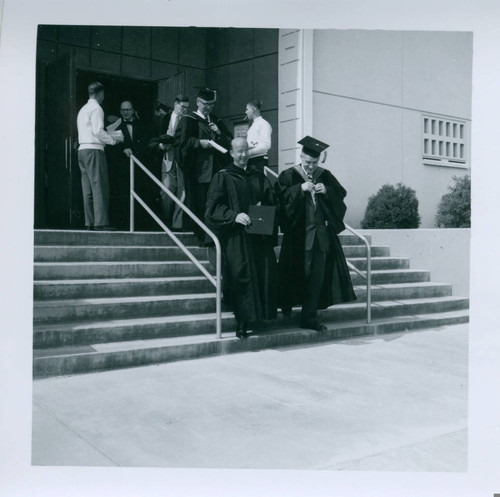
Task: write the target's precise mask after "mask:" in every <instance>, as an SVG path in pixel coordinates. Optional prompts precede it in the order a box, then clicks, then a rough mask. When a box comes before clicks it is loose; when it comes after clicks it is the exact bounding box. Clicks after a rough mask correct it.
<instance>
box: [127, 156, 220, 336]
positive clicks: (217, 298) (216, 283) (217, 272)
mask: <svg viewBox="0 0 500 497" xmlns="http://www.w3.org/2000/svg"><path fill="white" fill-rule="evenodd" d="M134 162H135V163H136V164H137V165H138V166H139V167H140V168H141V169H142V170H143V172H144V173H145V174H146V175H147V176H149V177H150V178H151V179H152V180H153V182H154V183H156V184H157V185H158V186H159V187H160V189H161V190H163V191H164V192H165V193H166V195H168V196H169V197H170V199H171V200H172V201H173V202H174V203H175V204H177V205H178V206H179V207H180V208H181V209H182V210H183V211H184V212H185V213H186V214H187V215H188V216H189V217H191V219H192V220H193V221H194V222H195V223H196V224H197V225H198V226H199V227H200V228H202V229H203V231H205V233H207V235H208V236H209V237H210V238H211V239H212V241H213V242H214V245H215V250H216V264H215V279H214V278H213V276H212V275H211V274H209V273H208V271H207V270H206V269H205V268H204V267H203V266H202V265H201V264H200V262H199V261H198V260H197V259H196V258H195V257H194V256H193V254H192V253H191V252H190V251H189V250H188V248H187V247H186V246H185V245H184V244H183V243H182V242H181V241H180V240H179V239H178V238H177V236H175V234H174V233H173V232H172V231H171V230H170V229H169V228H168V226H166V225H165V223H164V222H163V221H162V220H161V219H160V218H159V217H158V216H157V215H156V214H155V213H154V212H153V211H152V210H151V208H150V207H149V206H148V205H147V204H146V203H145V202H144V200H142V199H141V197H140V196H139V195H137V193H136V192H135V191H134ZM134 199H135V200H137V202H139V203H140V204H141V206H142V207H144V209H145V210H146V212H148V213H149V215H150V216H151V217H152V218H153V219H154V220H155V221H156V222H157V223H158V225H159V226H160V227H161V228H163V230H164V231H165V233H166V234H168V235H169V236H170V238H171V239H172V240H173V241H174V242H175V243H176V244H177V246H178V247H179V248H180V249H181V250H182V251H183V252H184V254H185V255H186V256H187V257H188V258H189V259H190V260H191V262H193V264H194V265H195V266H196V267H197V268H198V269H199V270H200V271H201V273H202V274H203V275H204V276H205V277H206V278H207V279H208V280H209V281H210V282H211V283H212V284H213V285H214V286H215V302H216V304H215V313H216V316H215V333H216V337H217V338H222V302H221V301H222V298H221V296H222V251H221V245H220V242H219V239H218V238H217V236H216V235H215V234H214V233H213V232H212V231H211V230H210V229H209V228H208V227H207V226H206V225H205V224H204V223H203V222H202V221H201V220H200V219H199V218H198V217H197V216H196V215H195V214H194V213H193V212H192V211H191V210H190V209H189V208H188V207H187V206H186V205H184V204H183V203H182V202H181V201H180V200H179V199H178V198H177V197H176V196H175V195H174V194H173V193H172V192H171V191H170V190H169V189H168V188H167V187H166V186H165V185H164V184H163V183H162V182H161V181H159V180H158V178H156V177H155V176H154V175H153V174H152V173H151V171H149V170H148V169H147V167H146V166H144V164H142V163H141V162H140V161H139V160H138V159H137V157H135V156H134V155H131V156H130V220H131V221H130V231H133V229H134V225H133V213H134Z"/></svg>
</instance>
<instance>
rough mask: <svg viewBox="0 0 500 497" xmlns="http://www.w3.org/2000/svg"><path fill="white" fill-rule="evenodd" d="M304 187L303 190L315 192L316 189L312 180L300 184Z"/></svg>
mask: <svg viewBox="0 0 500 497" xmlns="http://www.w3.org/2000/svg"><path fill="white" fill-rule="evenodd" d="M300 187H301V188H302V191H303V192H313V191H314V183H311V182H310V181H306V182H305V183H302V185H300Z"/></svg>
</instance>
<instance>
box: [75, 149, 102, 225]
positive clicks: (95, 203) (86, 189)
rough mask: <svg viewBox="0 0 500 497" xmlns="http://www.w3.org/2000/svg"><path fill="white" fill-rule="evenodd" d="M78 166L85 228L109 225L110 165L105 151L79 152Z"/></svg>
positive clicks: (88, 150)
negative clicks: (80, 175)
mask: <svg viewBox="0 0 500 497" xmlns="http://www.w3.org/2000/svg"><path fill="white" fill-rule="evenodd" d="M78 165H79V166H80V171H81V173H82V192H83V210H84V213H85V226H89V227H92V226H107V225H109V211H108V209H109V180H108V163H107V162H106V156H105V155H104V151H102V150H98V149H91V148H89V149H84V150H79V151H78Z"/></svg>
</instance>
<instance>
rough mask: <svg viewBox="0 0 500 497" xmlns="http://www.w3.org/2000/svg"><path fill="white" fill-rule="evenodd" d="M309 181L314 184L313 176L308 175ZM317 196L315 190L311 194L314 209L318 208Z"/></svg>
mask: <svg viewBox="0 0 500 497" xmlns="http://www.w3.org/2000/svg"><path fill="white" fill-rule="evenodd" d="M307 179H308V180H309V181H310V182H311V183H314V181H313V176H312V174H308V175H307ZM315 195H316V192H315V191H314V190H313V191H312V192H311V198H312V201H313V204H314V207H316V196H315Z"/></svg>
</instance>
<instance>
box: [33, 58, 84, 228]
mask: <svg viewBox="0 0 500 497" xmlns="http://www.w3.org/2000/svg"><path fill="white" fill-rule="evenodd" d="M44 73H45V85H44V90H45V95H44V96H42V97H41V98H44V112H43V114H44V115H43V116H41V119H40V120H39V125H40V127H41V129H40V130H37V135H38V136H40V137H41V143H43V144H45V147H44V149H45V150H44V153H43V154H41V155H42V156H41V157H40V159H42V162H43V164H37V165H36V167H37V168H40V167H42V169H43V171H44V180H45V186H46V188H45V189H44V190H45V197H46V198H45V206H46V215H47V217H46V222H45V225H46V226H45V227H49V228H68V227H76V226H77V225H78V224H79V217H80V218H81V211H80V208H79V202H78V198H77V195H78V192H79V185H78V183H79V171H78V170H77V169H78V162H77V160H76V152H75V150H76V145H77V136H76V113H75V64H74V58H73V56H72V54H69V55H68V56H66V57H63V58H60V59H58V60H57V61H55V62H53V63H52V64H49V65H47V66H46V68H45V71H44ZM38 176H40V174H39V175H38ZM37 191H39V190H38V189H37ZM35 205H37V202H35ZM79 211H80V212H79Z"/></svg>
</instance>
